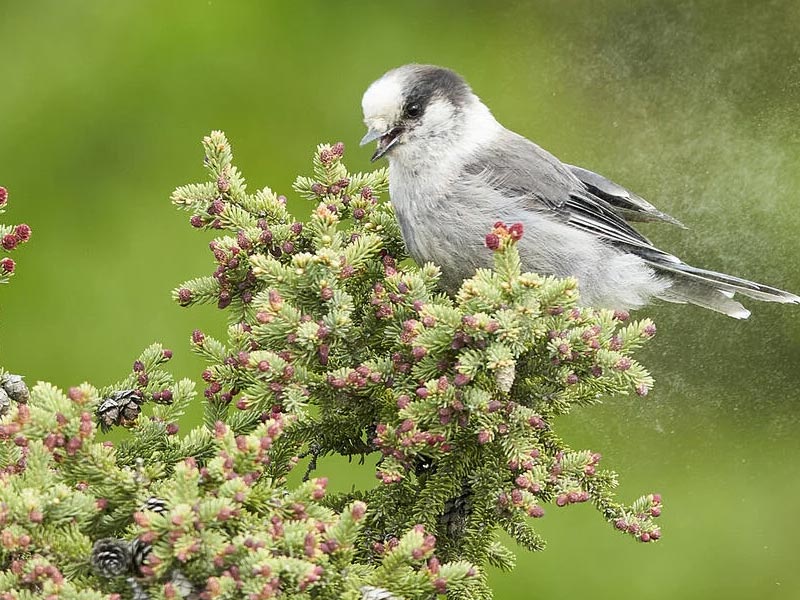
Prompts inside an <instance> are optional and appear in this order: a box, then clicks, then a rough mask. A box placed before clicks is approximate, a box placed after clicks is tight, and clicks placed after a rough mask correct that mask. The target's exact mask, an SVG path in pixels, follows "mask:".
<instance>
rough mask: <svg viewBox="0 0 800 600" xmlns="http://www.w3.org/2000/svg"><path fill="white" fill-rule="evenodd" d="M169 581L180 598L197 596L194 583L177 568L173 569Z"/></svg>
mask: <svg viewBox="0 0 800 600" xmlns="http://www.w3.org/2000/svg"><path fill="white" fill-rule="evenodd" d="M169 581H170V583H171V584H172V585H174V586H175V589H176V590H177V591H178V594H179V595H180V596H181V598H198V597H199V596H198V595H197V593H196V592H195V588H194V584H193V583H192V582H191V581H189V578H188V577H186V575H184V574H183V571H180V570H179V569H173V571H172V573H171V575H170V578H169Z"/></svg>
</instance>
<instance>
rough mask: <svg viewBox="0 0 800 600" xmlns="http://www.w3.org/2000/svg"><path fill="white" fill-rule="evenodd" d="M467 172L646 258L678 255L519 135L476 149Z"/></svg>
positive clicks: (529, 206)
mask: <svg viewBox="0 0 800 600" xmlns="http://www.w3.org/2000/svg"><path fill="white" fill-rule="evenodd" d="M464 173H465V175H467V176H473V177H477V178H479V179H480V180H481V181H482V182H483V183H484V184H486V185H489V186H490V187H492V188H493V189H494V190H495V191H496V192H498V193H499V194H501V195H502V196H504V197H506V198H511V199H518V200H519V201H520V208H525V209H528V210H536V211H539V212H544V213H546V214H548V215H549V216H550V217H552V218H554V219H559V220H561V221H563V222H566V223H567V224H568V225H570V226H572V227H575V228H576V229H580V230H583V231H586V232H589V233H591V234H593V235H595V236H597V237H598V238H601V239H603V240H605V241H607V242H609V243H611V244H613V245H615V246H621V247H623V248H625V249H626V250H627V251H629V252H633V253H634V254H638V255H640V256H642V257H644V258H648V259H651V260H661V261H664V260H666V261H667V262H673V260H678V259H676V258H675V257H673V256H671V255H669V254H667V253H665V252H662V251H661V250H658V249H657V248H656V247H654V246H653V244H651V243H650V240H648V239H647V238H646V237H644V236H643V235H642V234H641V233H639V232H638V231H636V230H635V229H634V228H633V227H631V226H630V225H629V224H628V223H627V221H625V219H624V218H622V217H621V216H620V215H619V214H618V213H617V212H616V211H615V210H614V207H613V206H611V205H610V204H609V203H608V202H607V201H606V200H604V199H603V198H601V197H600V196H597V195H596V194H594V193H592V192H591V191H590V190H589V189H588V188H587V187H586V186H585V185H584V184H583V183H582V182H581V181H580V180H579V179H578V178H577V177H576V176H575V175H573V173H572V172H571V171H570V169H569V168H568V167H567V166H566V165H565V164H564V163H562V162H561V161H559V160H558V159H557V158H556V157H554V156H553V155H552V154H550V153H549V152H547V151H546V150H544V149H542V148H540V147H539V146H537V145H536V144H534V143H533V142H531V141H530V140H527V139H526V138H524V137H522V136H520V135H517V134H515V133H512V132H510V131H509V132H506V133H504V137H503V139H502V140H499V141H498V143H496V144H494V145H493V146H491V147H488V146H487V147H483V148H481V149H479V150H478V151H476V153H475V154H474V155H473V156H472V159H471V161H470V162H469V163H468V164H467V165H465V167H464Z"/></svg>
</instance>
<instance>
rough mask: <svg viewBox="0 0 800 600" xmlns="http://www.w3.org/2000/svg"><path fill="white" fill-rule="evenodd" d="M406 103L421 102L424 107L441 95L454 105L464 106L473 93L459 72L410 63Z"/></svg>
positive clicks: (406, 104) (405, 95) (405, 96)
mask: <svg viewBox="0 0 800 600" xmlns="http://www.w3.org/2000/svg"><path fill="white" fill-rule="evenodd" d="M404 68H406V69H408V70H409V73H408V78H407V79H406V86H407V89H406V92H405V94H404V104H405V106H409V105H411V104H414V103H416V104H419V105H420V106H421V107H422V108H423V109H424V108H425V107H426V106H427V105H428V103H429V102H430V101H431V99H432V98H434V97H436V96H441V97H443V98H445V99H447V100H449V101H450V102H451V103H452V104H453V105H454V106H457V107H459V108H460V107H462V106H463V105H464V104H465V103H466V102H467V100H468V99H469V97H470V96H471V94H472V90H471V89H470V87H469V85H468V84H467V82H466V81H464V79H463V78H462V77H461V75H459V74H458V73H456V72H454V71H451V70H450V69H445V68H444V67H437V66H435V65H408V66H407V67H404Z"/></svg>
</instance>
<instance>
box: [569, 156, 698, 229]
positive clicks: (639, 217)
mask: <svg viewBox="0 0 800 600" xmlns="http://www.w3.org/2000/svg"><path fill="white" fill-rule="evenodd" d="M564 166H565V167H567V168H568V169H569V170H570V171H571V172H572V174H573V175H574V176H575V177H577V178H578V179H579V180H580V181H581V183H583V185H584V186H586V189H587V190H589V191H590V192H591V193H592V194H594V195H595V196H597V197H599V198H602V199H603V200H605V201H606V202H608V203H609V204H610V205H611V206H612V207H613V208H614V211H615V212H616V213H617V214H619V215H620V216H621V217H623V218H624V219H625V220H626V221H664V222H665V223H671V224H672V225H677V226H678V227H683V228H684V229H685V228H686V227H685V225H684V224H683V223H681V222H680V221H678V219H676V218H675V217H672V216H670V215H668V214H667V213H664V212H661V211H660V210H658V209H657V208H656V207H655V206H653V205H652V204H650V203H649V202H648V201H647V200H645V199H644V198H642V197H641V196H637V195H636V194H634V193H633V192H631V191H630V190H627V189H625V188H624V187H622V186H621V185H619V184H617V183H614V182H613V181H611V180H610V179H606V178H605V177H603V176H602V175H598V174H597V173H595V172H593V171H589V170H588V169H584V168H582V167H576V166H575V165H567V164H565V165H564Z"/></svg>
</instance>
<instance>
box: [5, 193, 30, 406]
mask: <svg viewBox="0 0 800 600" xmlns="http://www.w3.org/2000/svg"><path fill="white" fill-rule="evenodd" d="M7 207H8V190H7V189H6V188H4V187H3V186H0V215H2V214H4V213H5V212H6V208H7ZM29 239H31V228H30V226H28V225H26V224H25V223H20V224H19V225H6V224H5V223H0V249H2V251H3V252H4V253H8V252H11V251H12V250H14V249H15V248H16V247H17V246H19V245H20V244H24V243H25V242H27V241H28V240H29ZM15 268H16V263H15V262H14V259H13V258H11V257H10V256H4V257H3V258H0V283H8V280H9V279H10V278H11V276H12V275H13V274H14V270H15ZM0 411H2V398H0Z"/></svg>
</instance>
